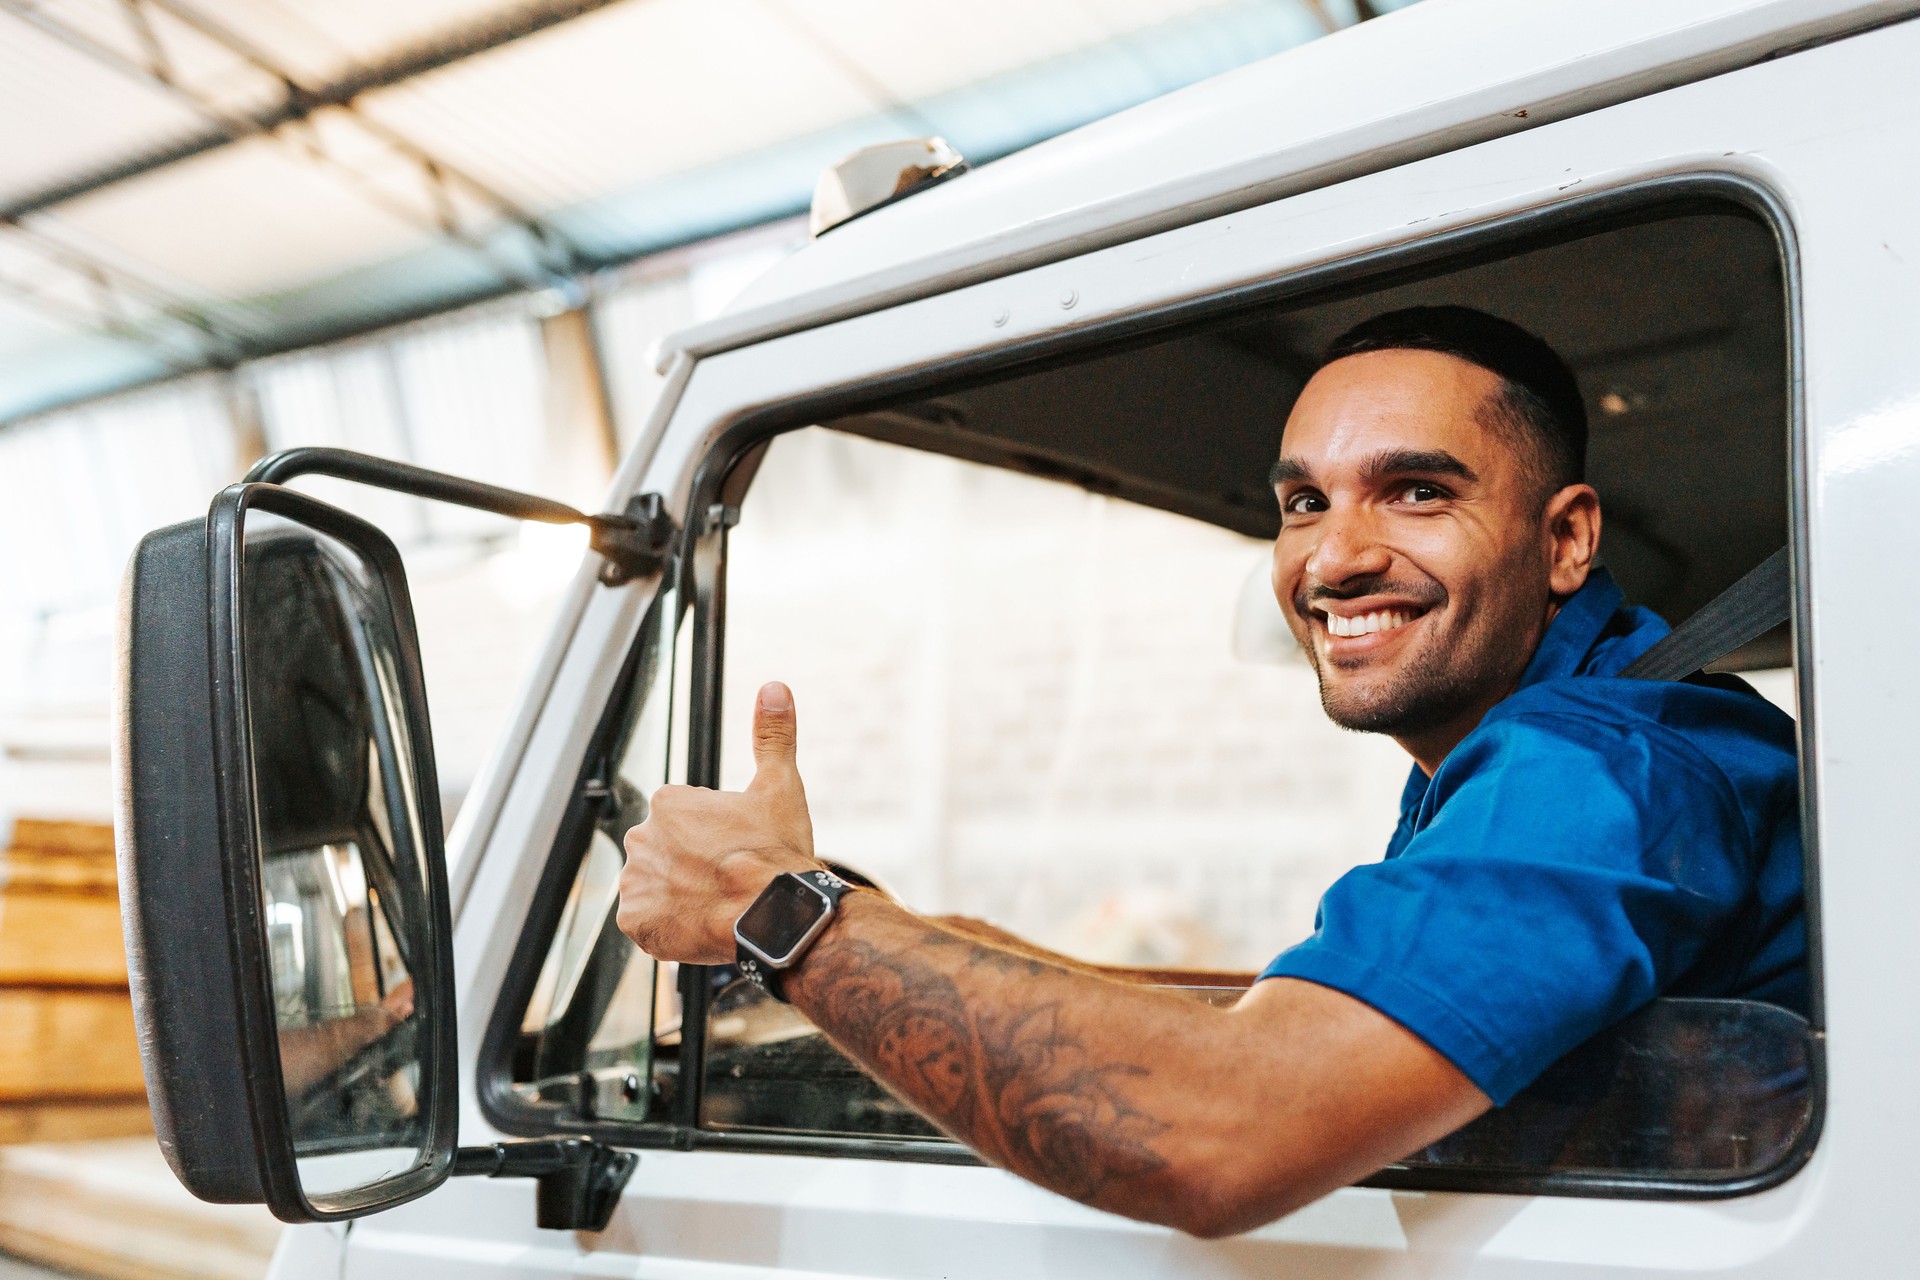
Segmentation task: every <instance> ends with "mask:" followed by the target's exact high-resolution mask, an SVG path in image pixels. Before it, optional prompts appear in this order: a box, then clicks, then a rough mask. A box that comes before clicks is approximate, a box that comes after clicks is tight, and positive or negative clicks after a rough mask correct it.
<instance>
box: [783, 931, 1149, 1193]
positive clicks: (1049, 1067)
mask: <svg viewBox="0 0 1920 1280" xmlns="http://www.w3.org/2000/svg"><path fill="white" fill-rule="evenodd" d="M798 976H800V978H801V982H800V983H799V984H798V988H797V989H796V991H795V998H796V1000H797V1001H798V1002H799V1003H800V1004H801V1006H802V1007H803V1008H804V1009H805V1011H806V1012H807V1013H808V1014H809V1015H810V1016H811V1017H812V1018H813V1020H814V1021H815V1022H816V1023H817V1024H818V1025H819V1026H820V1027H821V1028H822V1029H823V1030H825V1031H826V1032H827V1034H828V1035H830V1036H831V1037H832V1038H833V1039H834V1040H836V1041H837V1042H839V1043H840V1045H841V1046H842V1047H843V1048H845V1049H846V1050H848V1051H849V1052H850V1053H852V1054H853V1056H854V1057H856V1058H858V1059H860V1060H861V1061H863V1062H865V1063H866V1064H867V1065H868V1066H869V1067H870V1068H871V1069H872V1070H873V1071H874V1073H875V1074H876V1075H878V1076H879V1077H880V1078H881V1079H882V1080H883V1081H884V1082H885V1083H886V1084H887V1085H888V1086H889V1087H890V1088H892V1089H893V1090H894V1091H895V1092H896V1093H898V1094H899V1095H900V1096H901V1097H902V1098H903V1099H904V1100H905V1101H906V1102H907V1103H908V1104H909V1105H911V1106H913V1107H914V1108H915V1109H917V1110H919V1111H920V1112H922V1113H923V1114H925V1115H926V1116H927V1117H928V1118H930V1119H931V1120H933V1121H934V1122H935V1123H936V1124H938V1125H940V1126H941V1127H942V1128H944V1129H946V1130H947V1131H948V1132H950V1133H952V1134H953V1135H954V1136H956V1137H958V1138H960V1139H961V1140H962V1141H964V1142H966V1143H967V1144H968V1145H970V1146H972V1147H973V1148H974V1149H975V1150H977V1151H979V1152H980V1153H981V1154H982V1155H983V1156H985V1157H987V1158H988V1159H990V1160H993V1161H995V1162H996V1163H1000V1164H1003V1165H1005V1166H1006V1167H1008V1168H1010V1169H1012V1170H1013V1171H1014V1172H1016V1173H1018V1174H1021V1175H1022V1176H1024V1177H1027V1178H1031V1179H1033V1180H1034V1181H1037V1182H1040V1183H1042V1184H1044V1185H1046V1186H1048V1187H1051V1188H1053V1189H1054V1190H1056V1191H1059V1192H1061V1193H1063V1194H1065V1195H1069V1196H1072V1197H1074V1198H1075V1199H1078V1200H1083V1201H1087V1202H1089V1203H1098V1202H1099V1201H1100V1200H1101V1199H1102V1197H1103V1193H1105V1192H1107V1191H1109V1190H1112V1189H1114V1188H1115V1187H1116V1186H1117V1185H1118V1184H1120V1183H1122V1182H1124V1181H1126V1180H1129V1179H1135V1178H1140V1177H1143V1176H1146V1175H1150V1174H1152V1173H1154V1172H1156V1171H1158V1170H1159V1169H1161V1168H1162V1167H1163V1166H1164V1161H1163V1160H1162V1158H1161V1157H1160V1156H1159V1155H1157V1154H1156V1153H1155V1151H1154V1149H1153V1141H1154V1139H1155V1138H1156V1137H1158V1136H1159V1135H1160V1134H1161V1133H1162V1132H1164V1131H1165V1129H1166V1127H1167V1126H1166V1125H1165V1124H1163V1123H1161V1122H1160V1121H1158V1120H1156V1119H1155V1118H1154V1117H1153V1116H1151V1115H1148V1114H1146V1113H1145V1112H1144V1111H1143V1110H1141V1109H1140V1107H1139V1105H1138V1104H1137V1101H1136V1098H1135V1094H1136V1093H1137V1086H1138V1085H1139V1084H1142V1083H1144V1081H1145V1080H1146V1078H1147V1077H1148V1075H1149V1074H1150V1072H1149V1069H1148V1068H1147V1067H1146V1066H1144V1065H1141V1064H1139V1063H1135V1062H1112V1061H1097V1060H1096V1057H1095V1055H1094V1054H1093V1053H1092V1052H1091V1051H1090V1050H1089V1047H1088V1045H1087V1044H1086V1043H1085V1041H1084V1039H1083V1037H1082V1036H1081V1035H1080V1034H1078V1033H1077V1032H1076V1031H1075V1029H1074V1027H1073V1025H1072V1023H1073V1020H1072V1018H1071V1017H1070V1016H1069V1014H1068V1011H1067V1001H1066V998H1065V994H1064V992H1063V991H1062V990H1060V989H1059V987H1058V982H1059V981H1060V980H1063V979H1065V978H1066V977H1067V975H1066V974H1065V973H1063V972H1062V971H1061V970H1058V969H1055V968H1053V967H1052V966H1049V965H1047V964H1044V963H1041V962H1039V961H1037V960H1033V959H1031V958H1029V957H1026V956H1019V955H1013V954H1010V953H1008V952H1006V951H1002V950H998V949H996V948H993V947H990V946H986V945H983V944H980V943H976V942H973V941H971V940H969V939H965V938H961V937H957V936H955V935H954V934H951V933H947V932H943V931H941V930H938V929H933V928H929V927H927V926H925V925H924V924H919V923H917V922H915V923H913V924H911V925H906V926H903V927H902V928H901V929H900V930H899V931H898V937H893V936H889V937H888V938H887V939H886V945H884V946H876V945H873V944H871V943H869V942H867V941H864V940H861V939H845V940H840V941H837V942H836V943H834V944H833V945H830V946H823V947H821V948H820V949H819V952H818V954H817V955H815V956H814V957H812V958H810V959H809V961H808V963H807V965H806V966H805V968H804V969H803V970H802V972H801V974H800V975H798ZM963 984H964V985H965V986H966V987H967V989H968V990H967V991H966V992H963V990H962V986H963ZM969 994H971V995H972V996H973V997H974V998H972V999H969Z"/></svg>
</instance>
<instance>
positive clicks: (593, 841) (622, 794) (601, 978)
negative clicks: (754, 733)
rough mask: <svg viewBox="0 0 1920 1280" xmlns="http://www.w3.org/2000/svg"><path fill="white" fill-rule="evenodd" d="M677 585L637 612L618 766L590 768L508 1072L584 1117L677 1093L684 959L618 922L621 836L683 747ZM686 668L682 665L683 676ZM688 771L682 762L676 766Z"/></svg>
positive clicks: (631, 1114) (531, 1091)
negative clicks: (568, 874)
mask: <svg viewBox="0 0 1920 1280" xmlns="http://www.w3.org/2000/svg"><path fill="white" fill-rule="evenodd" d="M678 613H679V593H678V591H677V590H673V589H671V588H669V589H667V590H663V591H662V592H661V594H660V597H659V598H658V599H657V600H656V601H655V602H654V605H653V607H652V608H651V609H650V610H649V611H648V614H647V618H646V620H645V622H644V623H643V624H642V628H641V636H640V640H639V644H638V648H637V650H636V655H635V660H636V662H637V664H638V670H637V671H636V672H635V673H634V677H633V681H632V684H631V686H630V688H631V693H630V695H629V696H630V699H631V706H630V708H628V709H627V712H626V714H625V715H624V716H622V717H621V719H620V721H618V723H619V724H620V726H621V727H622V729H623V736H622V738H621V740H619V741H617V742H615V743H614V744H612V746H611V747H610V748H609V752H608V757H609V759H610V760H611V761H612V767H611V769H608V770H605V771H604V772H603V776H601V777H599V778H596V779H594V780H592V782H591V783H590V785H591V786H592V787H593V790H594V792H595V796H594V798H593V799H592V800H591V803H592V804H593V805H594V806H595V809H596V813H595V815H594V822H593V826H592V829H591V832H590V834H589V835H588V837H587V847H586V849H585V851H584V852H583V853H582V854H581V855H580V861H579V864H578V866H577V868H576V869H575V871H574V874H573V877H572V880H571V882H570V884H569V886H568V888H567V892H566V897H565V900H564V902H563V904H562V906H561V908H560V913H559V919H558V923H557V924H556V925H555V926H554V933H553V937H552V941H551V942H550V943H549V944H548V947H547V951H546V956H545V959H544V961H543V962H542V964H541V967H540V974H539V977H538V979H537V980H536V982H535V984H534V988H533V994H532V997H531V999H530V1000H529V1001H528V1002H527V1006H526V1010H525V1013H524V1014H523V1016H522V1017H521V1020H520V1028H519V1035H518V1038H517V1040H516V1041H515V1047H514V1054H513V1062H512V1080H513V1087H514V1090H515V1092H516V1093H517V1094H518V1095H519V1096H520V1097H521V1098H522V1099H524V1100H525V1101H527V1102H531V1103H535V1104H539V1105H543V1106H545V1107H549V1108H557V1109H558V1110H559V1111H561V1112H562V1113H563V1114H565V1115H566V1116H568V1117H571V1118H573V1119H577V1120H580V1121H589V1122H592V1121H628V1122H645V1121H648V1120H651V1119H655V1118H657V1117H658V1116H659V1115H661V1114H663V1113H664V1111H665V1108H666V1107H667V1106H668V1105H670V1103H671V1101H672V1098H673V1095H674V1081H675V1069H676V1065H677V1057H678V1051H679V1027H680V995H679V991H678V988H677V981H678V972H677V969H678V966H675V965H672V964H665V965H662V964H656V963H655V962H654V961H653V960H652V959H651V958H649V957H648V956H646V955H644V954H642V953H641V952H640V951H638V950H637V949H636V948H635V947H634V946H633V944H632V943H630V942H628V941H627V939H626V938H625V936H623V935H622V934H621V933H620V930H619V928H618V926H617V925H616V923H615V914H616V911H617V909H618V907H619V893H620V868H621V866H622V865H623V864H624V862H625V854H624V852H623V851H622V849H621V843H620V841H621V836H622V835H623V833H624V832H625V831H626V830H627V828H629V827H631V826H633V825H635V824H636V823H639V822H642V821H644V820H645V818H646V812H647V811H646V804H647V797H648V796H649V795H651V794H652V793H653V791H654V790H655V789H656V788H658V787H660V786H661V785H663V784H664V783H665V782H666V781H667V780H668V777H669V775H668V769H669V767H670V763H671V758H672V757H673V756H675V755H681V756H683V752H684V749H677V750H676V748H675V745H674V743H673V741H672V735H671V730H670V725H671V717H672V712H673V706H674V678H675V671H676V670H679V671H680V672H682V673H684V672H685V670H686V667H685V663H684V661H683V660H681V659H682V658H683V654H681V653H680V652H679V650H682V649H684V646H685V642H686V640H687V638H688V634H689V633H687V632H686V631H684V630H683V631H682V632H681V634H680V636H679V641H680V643H679V645H678V646H676V644H675V634H674V626H673V621H674V619H675V618H676V617H677V616H678ZM683 678H684V677H683ZM675 776H684V768H683V769H682V772H681V773H680V774H677V775H675Z"/></svg>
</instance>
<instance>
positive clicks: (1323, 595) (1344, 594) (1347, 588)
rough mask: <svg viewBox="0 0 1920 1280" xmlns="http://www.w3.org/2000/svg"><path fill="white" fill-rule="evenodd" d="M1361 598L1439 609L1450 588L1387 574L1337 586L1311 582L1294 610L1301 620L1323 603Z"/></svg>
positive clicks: (1296, 594) (1296, 599)
mask: <svg viewBox="0 0 1920 1280" xmlns="http://www.w3.org/2000/svg"><path fill="white" fill-rule="evenodd" d="M1362 596H1392V597H1393V598H1395V599H1396V600H1405V601H1407V602H1408V603H1409V604H1412V605H1414V606H1416V607H1417V608H1420V609H1423V610H1425V609H1436V608H1438V607H1439V606H1441V605H1443V604H1445V603H1446V602H1447V589H1446V588H1445V587H1443V586H1441V585H1440V584H1439V583H1437V582H1435V581H1433V579H1431V578H1423V579H1420V580H1418V581H1414V582H1395V581H1394V580H1393V579H1391V578H1389V577H1387V576H1385V575H1384V574H1370V575H1368V576H1367V577H1364V578H1352V579H1349V580H1348V581H1346V582H1343V583H1342V584H1340V585H1339V586H1337V587H1330V586H1327V585H1326V584H1325V583H1319V582H1309V583H1306V584H1303V585H1302V586H1301V588H1300V590H1298V591H1296V592H1294V595H1293V607H1294V609H1295V610H1296V611H1297V612H1298V613H1299V614H1300V616H1301V617H1303V618H1304V617H1306V616H1307V615H1308V614H1309V613H1311V612H1312V611H1313V606H1314V605H1315V604H1318V603H1319V602H1320V601H1322V600H1358V599H1360V598H1361V597H1362Z"/></svg>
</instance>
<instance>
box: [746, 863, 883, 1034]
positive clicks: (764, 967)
mask: <svg viewBox="0 0 1920 1280" xmlns="http://www.w3.org/2000/svg"><path fill="white" fill-rule="evenodd" d="M789 877H791V878H792V879H795V880H799V881H801V882H802V883H804V884H805V885H807V886H808V887H809V888H811V889H814V890H816V891H818V892H819V894H820V896H821V897H823V898H825V899H826V901H827V909H828V911H829V912H832V911H834V910H836V909H837V908H838V907H839V906H840V899H842V898H844V897H846V896H847V894H849V893H851V892H852V891H853V888H854V886H853V885H851V884H848V883H847V882H846V881H845V880H842V879H841V878H840V877H839V876H837V875H835V874H833V872H831V871H828V870H827V869H826V868H824V867H821V868H818V869H816V870H813V871H787V872H782V873H781V874H780V875H779V876H775V877H774V879H773V880H772V881H770V882H768V886H767V887H768V888H769V889H771V888H772V887H773V885H774V884H775V883H778V882H779V881H780V880H782V879H785V878H789ZM762 892H763V893H764V892H766V890H762ZM749 910H751V908H749ZM818 940H819V937H818V935H817V934H816V935H815V937H814V938H813V939H812V940H810V941H809V942H808V943H807V945H806V947H804V948H802V949H801V950H799V951H797V952H795V953H794V954H793V955H792V956H791V957H790V958H789V959H788V960H787V964H786V966H785V967H784V968H780V969H776V968H774V967H773V966H772V965H769V964H767V963H765V962H764V961H762V960H761V959H760V957H759V956H756V955H754V954H753V953H752V952H750V951H748V950H747V949H746V948H745V947H743V946H739V945H738V944H736V945H735V947H734V964H735V966H736V967H737V968H738V969H739V970H740V976H741V977H743V978H745V979H747V981H749V982H751V983H753V984H754V985H755V986H756V987H759V988H760V989H761V990H762V991H765V992H766V993H767V994H768V995H770V996H772V997H773V998H774V999H775V1000H778V1001H779V1002H780V1003H781V1004H785V1003H787V997H786V994H785V993H784V992H783V991H782V990H781V989H780V975H781V974H782V973H783V972H785V970H786V969H788V968H792V967H793V966H794V965H796V964H798V963H799V962H800V957H801V956H803V955H805V954H806V952H807V950H808V949H810V948H811V947H812V946H813V943H814V942H816V941H818Z"/></svg>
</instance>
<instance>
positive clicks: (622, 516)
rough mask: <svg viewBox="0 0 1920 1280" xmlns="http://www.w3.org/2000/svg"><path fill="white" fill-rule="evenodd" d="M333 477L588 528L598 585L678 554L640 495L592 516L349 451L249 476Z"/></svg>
mask: <svg viewBox="0 0 1920 1280" xmlns="http://www.w3.org/2000/svg"><path fill="white" fill-rule="evenodd" d="M304 475H320V476H332V477H333V478H335V479H336V480H351V481H353V482H354V483H355V484H364V485H371V486H373V487H374V488H377V489H391V490H392V491H394V492H395V493H406V494H412V495H413V496H414V497H416V498H430V499H432V500H433V501H435V502H447V503H452V504H453V505H455V506H461V507H472V508H474V509H475V510H478V511H491V512H493V513H494V514H495V515H501V516H508V517H510V518H512V519H515V520H536V521H539V522H540V523H542V524H582V525H585V526H586V527H587V529H588V531H589V533H590V536H591V543H590V545H591V546H592V548H593V550H594V551H596V552H598V553H599V554H600V556H601V557H602V558H604V559H605V561H606V563H605V564H603V565H601V566H600V581H601V582H603V583H605V584H606V585H607V586H609V587H617V586H621V585H623V584H625V583H628V582H632V581H633V580H634V579H636V578H644V577H648V576H650V575H652V574H655V573H659V572H660V571H661V570H662V569H664V568H665V567H666V563H667V560H668V559H669V557H670V556H671V554H672V547H673V539H674V535H675V534H676V533H677V532H678V530H677V529H675V527H674V523H673V517H672V516H671V515H669V514H667V509H666V503H665V502H664V501H663V500H662V499H661V497H660V495H659V494H657V493H643V494H638V495H636V496H635V497H633V498H632V499H630V500H629V501H628V503H627V509H626V510H625V511H623V512H611V511H608V512H602V513H601V514H599V515H591V516H590V515H588V514H586V513H585V512H583V511H579V510H576V509H574V508H573V507H570V506H568V505H567V504H566V503H564V502H555V501H554V500H553V499H551V498H542V497H539V496H537V495H535V494H531V493H521V492H520V491H518V490H517V489H503V488H501V487H500V486H498V485H491V484H483V483H482V482H480V481H478V480H467V479H463V478H462V477H460V476H450V475H448V474H446V473H445V472H443V471H429V470H427V469H426V468H425V467H416V466H412V465H410V464H408V463H405V462H394V461H392V460H391V459H388V458H376V457H374V456H372V455H371V454H365V453H355V452H353V451H352V450H350V449H324V448H312V447H309V448H300V449H283V450H281V451H280V452H279V453H274V454H269V455H267V456H266V457H264V458H262V459H260V461H258V462H256V463H254V464H253V468H252V470H250V471H248V472H247V475H246V483H248V484H285V483H287V481H289V480H292V479H293V478H294V477H296V476H304Z"/></svg>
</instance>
